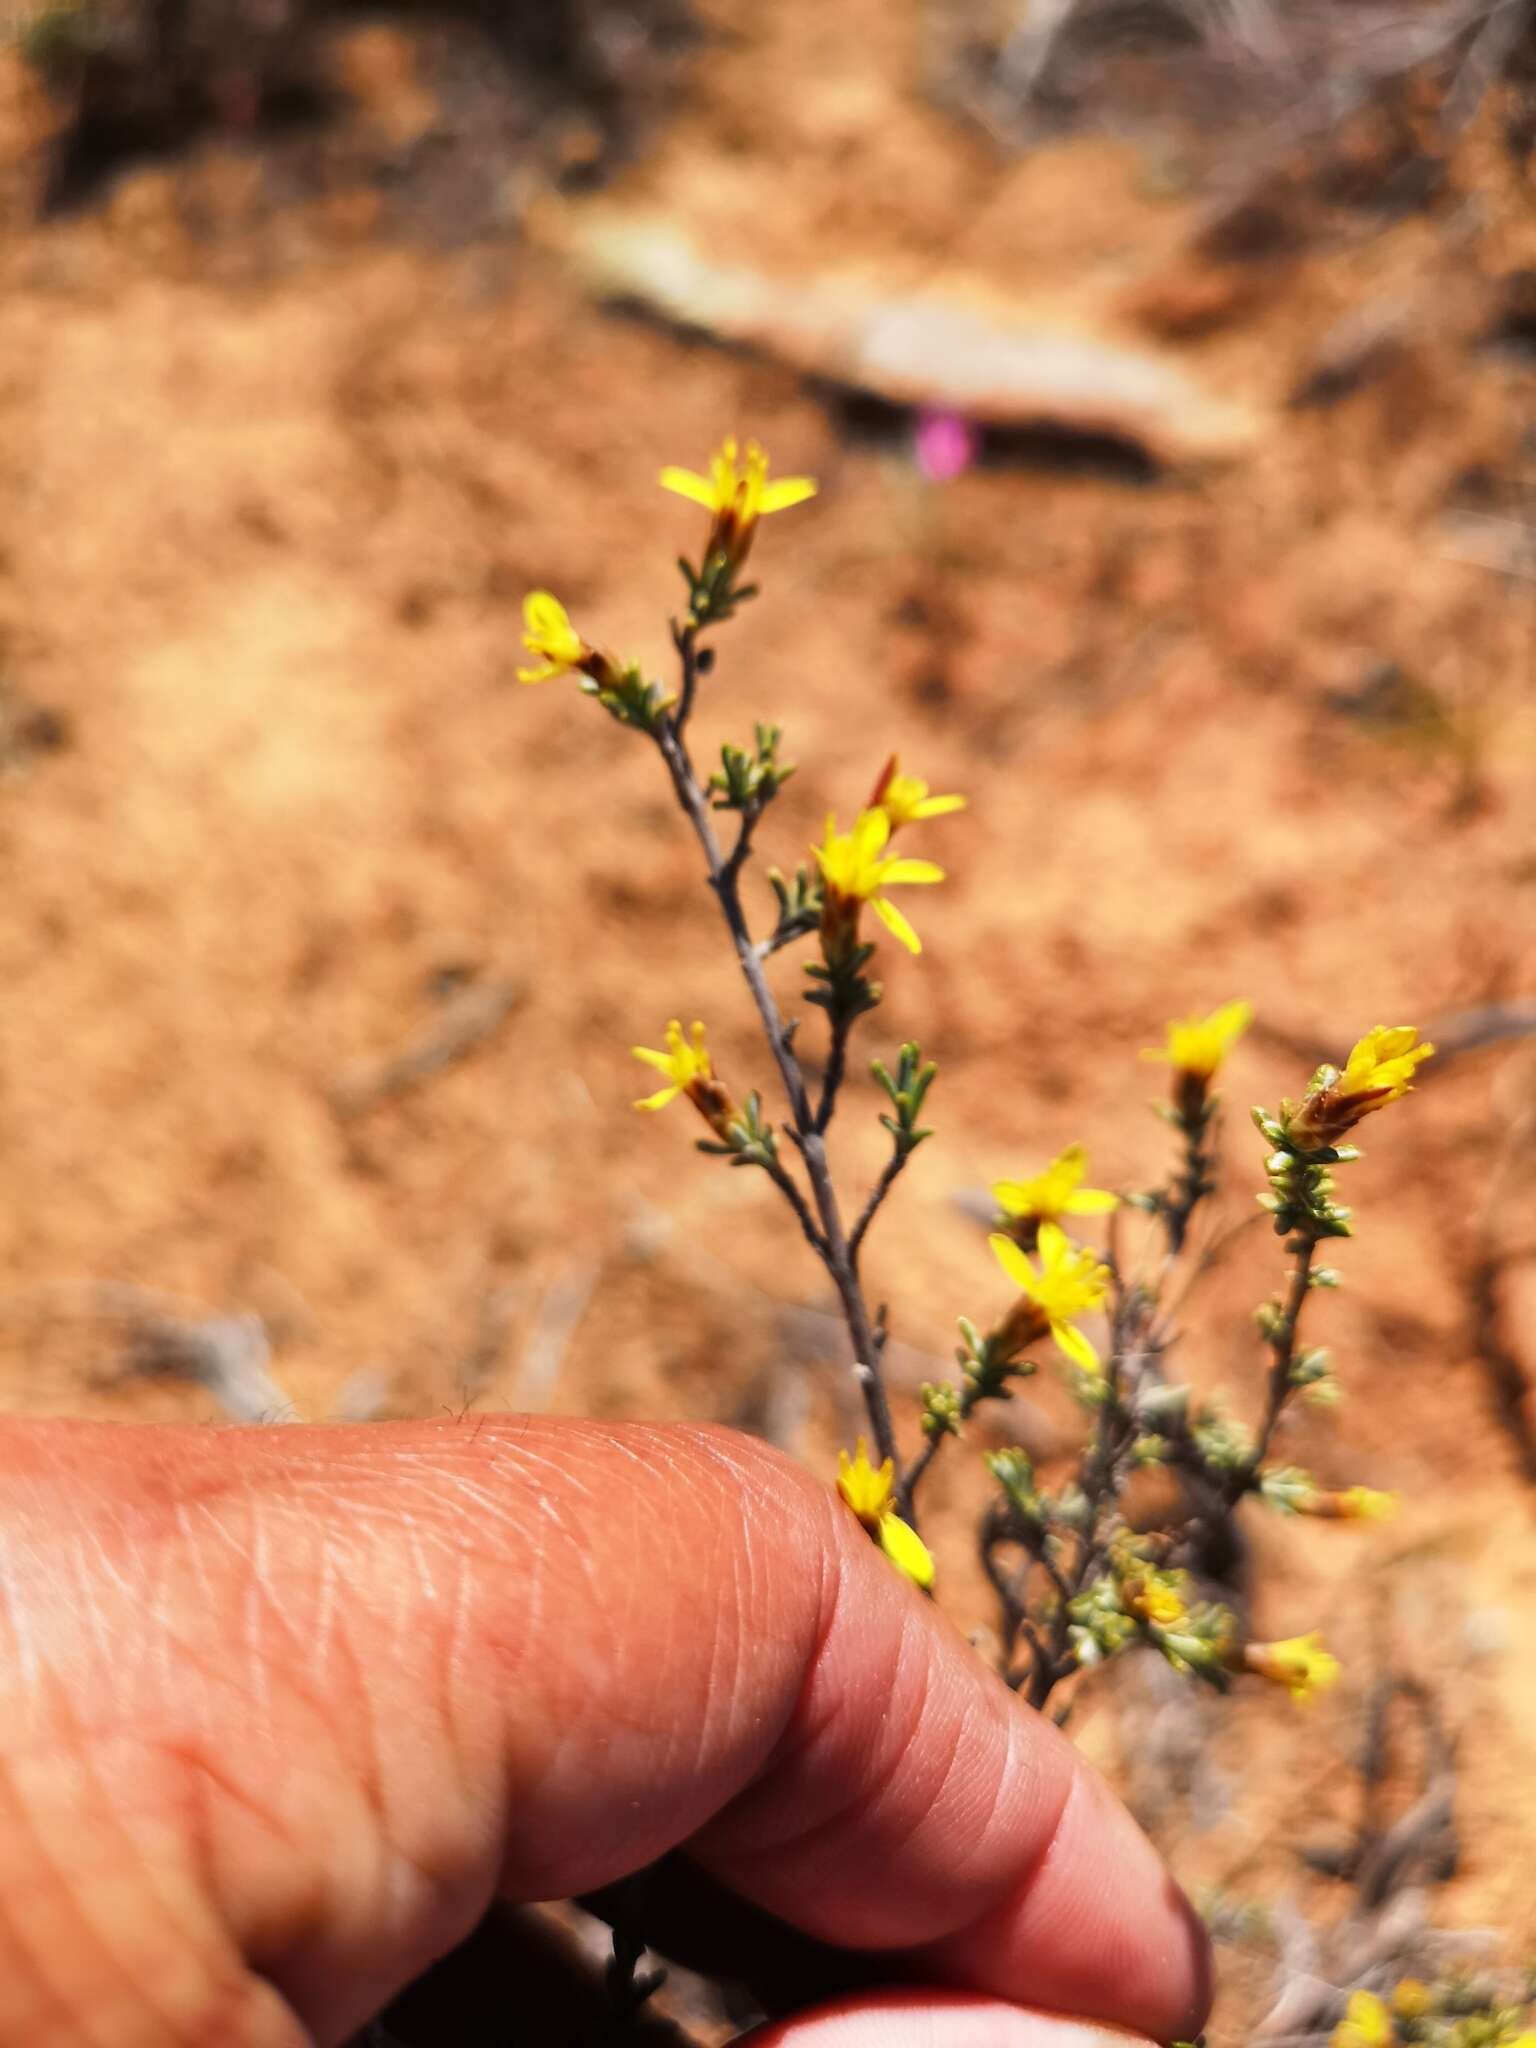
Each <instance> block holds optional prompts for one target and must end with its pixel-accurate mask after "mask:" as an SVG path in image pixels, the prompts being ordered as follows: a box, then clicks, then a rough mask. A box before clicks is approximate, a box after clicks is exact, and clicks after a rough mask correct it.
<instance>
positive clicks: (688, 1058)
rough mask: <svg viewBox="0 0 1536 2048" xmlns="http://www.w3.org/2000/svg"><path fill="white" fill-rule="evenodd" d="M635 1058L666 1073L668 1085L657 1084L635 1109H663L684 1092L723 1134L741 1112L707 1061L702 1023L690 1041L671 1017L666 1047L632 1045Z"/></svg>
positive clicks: (722, 1134) (706, 1120) (698, 1025)
mask: <svg viewBox="0 0 1536 2048" xmlns="http://www.w3.org/2000/svg"><path fill="white" fill-rule="evenodd" d="M630 1050H631V1051H632V1052H633V1054H634V1056H635V1058H636V1059H637V1060H644V1062H645V1064H646V1065H647V1066H648V1067H654V1068H655V1069H656V1071H657V1073H658V1074H665V1075H666V1077H667V1085H666V1087H665V1088H658V1089H657V1091H656V1093H655V1094H654V1095H647V1096H644V1097H642V1099H641V1100H640V1101H639V1102H637V1103H636V1104H635V1108H636V1109H665V1108H666V1106H667V1104H668V1103H669V1102H675V1101H676V1100H677V1098H678V1096H679V1095H686V1096H687V1097H688V1100H689V1101H690V1102H691V1103H692V1104H693V1105H694V1107H695V1108H696V1109H697V1110H698V1112H699V1114H700V1115H701V1116H702V1117H703V1118H704V1121H705V1122H706V1123H707V1124H708V1125H709V1126H710V1127H711V1129H712V1130H714V1131H715V1133H716V1134H717V1135H718V1136H719V1137H721V1138H724V1137H725V1136H726V1134H727V1132H728V1131H729V1129H730V1126H731V1124H732V1123H733V1122H735V1121H736V1119H737V1117H738V1116H739V1114H740V1112H739V1111H738V1110H737V1108H736V1105H735V1103H734V1102H733V1101H732V1100H731V1096H730V1091H729V1090H728V1089H727V1088H726V1087H724V1086H723V1084H722V1083H721V1082H720V1081H719V1080H718V1079H717V1078H716V1075H715V1070H714V1066H713V1064H712V1063H711V1061H710V1057H709V1048H708V1046H706V1045H705V1043H704V1026H703V1025H702V1024H695V1025H694V1027H693V1042H692V1043H691V1044H690V1043H689V1041H688V1040H687V1039H686V1038H685V1037H684V1036H683V1027H682V1025H681V1024H680V1023H679V1022H678V1020H677V1019H676V1018H675V1017H674V1018H673V1019H672V1021H671V1023H670V1024H668V1026H667V1049H666V1051H665V1052H652V1050H651V1049H650V1047H649V1046H647V1045H636V1046H631V1048H630Z"/></svg>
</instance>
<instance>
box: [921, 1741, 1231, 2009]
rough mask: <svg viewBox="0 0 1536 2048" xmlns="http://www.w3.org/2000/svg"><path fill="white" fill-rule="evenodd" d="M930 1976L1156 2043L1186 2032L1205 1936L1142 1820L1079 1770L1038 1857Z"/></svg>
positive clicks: (955, 1939) (1204, 1975) (1206, 1976)
mask: <svg viewBox="0 0 1536 2048" xmlns="http://www.w3.org/2000/svg"><path fill="white" fill-rule="evenodd" d="M930 1961H931V1964H932V1967H933V1969H934V1973H935V1974H936V1975H938V1976H941V1977H943V1978H945V1979H947V1980H948V1981H950V1982H958V1983H962V1984H964V1985H965V1986H966V1987H967V1988H971V1989H975V1990H980V1991H985V1992H989V1993H992V1994H994V1995H996V1996H999V1997H1003V1998H1022V1997H1026V1996H1027V1997H1028V1998H1029V1999H1030V2000H1031V2001H1032V2002H1033V2003H1036V2004H1039V2005H1043V2006H1047V2007H1050V2008H1051V2009H1053V2010H1058V2011H1061V2012H1070V2013H1079V2014H1082V2015H1083V2016H1084V2017H1085V2018H1086V2019H1090V2020H1097V2021H1104V2022H1108V2023H1110V2024H1111V2025H1114V2026H1120V2027H1131V2028H1140V2029H1143V2030H1145V2032H1146V2033H1147V2034H1149V2035H1150V2036H1152V2037H1153V2038H1154V2039H1156V2040H1160V2041H1166V2040H1188V2039H1193V2038H1194V2037H1195V2036H1196V2035H1197V2034H1198V2033H1199V2031H1200V2029H1201V2027H1202V2026H1203V2025H1204V2024H1205V2019H1206V2015H1207V2013H1208V2012H1209V2009H1210V2003H1211V1989H1212V1986H1211V1953H1210V1941H1209V1938H1208V1936H1207V1934H1206V1931H1205V1927H1204V1925H1203V1924H1202V1922H1201V1920H1200V1917H1199V1915H1198V1914H1197V1913H1196V1912H1195V1910H1194V1907H1193V1906H1192V1905H1191V1904H1190V1902H1189V1900H1188V1899H1187V1898H1186V1896H1185V1895H1184V1893H1183V1892H1182V1891H1181V1890H1180V1889H1179V1887H1178V1886H1177V1885H1176V1884H1175V1883H1174V1881H1173V1879H1172V1878H1171V1877H1170V1876H1169V1875H1168V1872H1167V1870H1166V1869H1165V1867H1164V1865H1163V1862H1162V1859H1161V1858H1160V1857H1159V1855H1158V1853H1157V1851H1156V1850H1155V1849H1154V1848H1153V1846H1152V1844H1151V1843H1150V1842H1149V1841H1148V1840H1147V1838H1146V1836H1145V1835H1144V1834H1143V1833H1142V1831H1141V1829H1140V1828H1139V1827H1138V1826H1137V1825H1136V1823H1135V1821H1133V1820H1132V1819H1131V1817H1130V1815H1129V1814H1128V1813H1127V1812H1126V1811H1125V1809H1124V1807H1123V1806H1121V1804H1120V1802H1119V1801H1118V1800H1117V1799H1116V1798H1115V1797H1114V1796H1113V1794H1112V1793H1111V1792H1110V1791H1109V1789H1108V1787H1107V1786H1106V1785H1105V1784H1104V1783H1103V1781H1102V1780H1101V1779H1100V1778H1098V1777H1097V1776H1096V1775H1095V1774H1094V1773H1093V1772H1091V1771H1089V1770H1088V1769H1086V1768H1084V1767H1081V1766H1080V1767H1079V1768H1078V1769H1077V1771H1076V1772H1075V1774H1074V1777H1073V1780H1072V1785H1071V1790H1070V1792H1069V1794H1068V1796H1067V1800H1066V1803H1065V1805H1064V1806H1063V1808H1062V1810H1061V1816H1060V1819H1059V1820H1058V1822H1057V1824H1056V1828H1055V1831H1054V1833H1053V1834H1052V1837H1051V1840H1050V1843H1049V1846H1048V1847H1047V1848H1046V1850H1045V1852H1044V1854H1043V1856H1041V1857H1040V1859H1039V1860H1038V1861H1037V1862H1036V1863H1035V1864H1034V1865H1033V1866H1032V1867H1031V1868H1030V1869H1029V1870H1028V1872H1027V1873H1026V1874H1025V1875H1024V1876H1023V1878H1022V1881H1021V1882H1020V1884H1019V1885H1018V1886H1017V1887H1016V1888H1015V1890H1014V1891H1013V1892H1012V1893H1011V1895H1009V1896H1008V1897H1005V1898H1004V1899H1002V1900H1001V1901H1000V1902H999V1903H998V1904H997V1905H996V1906H994V1907H993V1908H992V1909H991V1910H990V1911H989V1912H988V1913H987V1914H986V1915H985V1916H984V1917H983V1918H981V1919H979V1920H977V1921H976V1922H974V1923H973V1924H972V1925H971V1926H970V1927H969V1928H967V1929H965V1930H964V1931H963V1932H961V1933H959V1934H952V1935H950V1936H948V1937H947V1938H946V1939H945V1940H944V1941H943V1942H941V1943H937V1944H935V1945H934V1947H933V1949H932V1951H931V1952H930Z"/></svg>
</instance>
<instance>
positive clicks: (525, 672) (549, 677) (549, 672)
mask: <svg viewBox="0 0 1536 2048" xmlns="http://www.w3.org/2000/svg"><path fill="white" fill-rule="evenodd" d="M565 673H566V671H565V670H564V669H563V668H561V667H560V665H559V663H558V662H553V661H546V662H545V664H544V666H543V667H542V668H520V669H519V670H518V672H517V680H518V681H519V682H520V683H548V682H552V681H553V680H554V678H555V677H556V676H563V675H564V674H565Z"/></svg>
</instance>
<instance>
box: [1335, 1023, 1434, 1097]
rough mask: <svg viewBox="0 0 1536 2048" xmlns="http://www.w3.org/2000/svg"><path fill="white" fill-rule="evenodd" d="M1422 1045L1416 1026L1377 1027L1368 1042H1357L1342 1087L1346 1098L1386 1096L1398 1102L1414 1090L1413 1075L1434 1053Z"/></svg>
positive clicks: (1367, 1037) (1345, 1071)
mask: <svg viewBox="0 0 1536 2048" xmlns="http://www.w3.org/2000/svg"><path fill="white" fill-rule="evenodd" d="M1434 1049H1435V1048H1434V1047H1433V1046H1432V1045H1420V1044H1419V1034H1418V1031H1417V1029H1416V1027H1415V1026H1414V1025H1412V1024H1376V1025H1373V1026H1372V1028H1371V1029H1370V1030H1369V1031H1367V1033H1366V1034H1365V1036H1364V1038H1357V1039H1356V1041H1355V1044H1354V1048H1353V1050H1352V1051H1351V1053H1350V1055H1349V1061H1348V1064H1347V1065H1346V1066H1345V1069H1344V1078H1343V1080H1342V1081H1341V1082H1340V1083H1339V1088H1340V1091H1341V1093H1343V1094H1345V1095H1383V1096H1384V1097H1385V1099H1386V1100H1387V1101H1388V1102H1396V1100H1397V1099H1398V1097H1399V1096H1400V1095H1406V1094H1407V1093H1408V1091H1409V1089H1410V1088H1411V1087H1412V1086H1413V1073H1414V1069H1415V1067H1417V1066H1418V1065H1419V1063H1420V1061H1421V1060H1427V1059H1428V1058H1429V1056H1430V1054H1431V1053H1432V1052H1433V1051H1434Z"/></svg>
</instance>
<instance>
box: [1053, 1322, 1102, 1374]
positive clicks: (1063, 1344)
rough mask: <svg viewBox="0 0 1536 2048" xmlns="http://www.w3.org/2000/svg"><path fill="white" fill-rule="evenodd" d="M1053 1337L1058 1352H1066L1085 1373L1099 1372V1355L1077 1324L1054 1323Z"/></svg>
mask: <svg viewBox="0 0 1536 2048" xmlns="http://www.w3.org/2000/svg"><path fill="white" fill-rule="evenodd" d="M1051 1336H1052V1337H1053V1338H1054V1340H1055V1343H1056V1348H1057V1350H1058V1351H1064V1352H1065V1353H1066V1355H1067V1357H1068V1358H1070V1359H1071V1361H1072V1363H1073V1364H1074V1365H1080V1366H1081V1367H1082V1368H1083V1371H1084V1372H1099V1371H1101V1370H1102V1368H1101V1366H1100V1364H1099V1354H1098V1352H1097V1351H1095V1350H1094V1348H1093V1346H1092V1344H1091V1343H1090V1342H1089V1341H1088V1339H1087V1338H1086V1337H1085V1336H1084V1335H1083V1333H1082V1331H1081V1330H1080V1329H1079V1328H1078V1327H1077V1325H1076V1323H1052V1325H1051Z"/></svg>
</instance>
